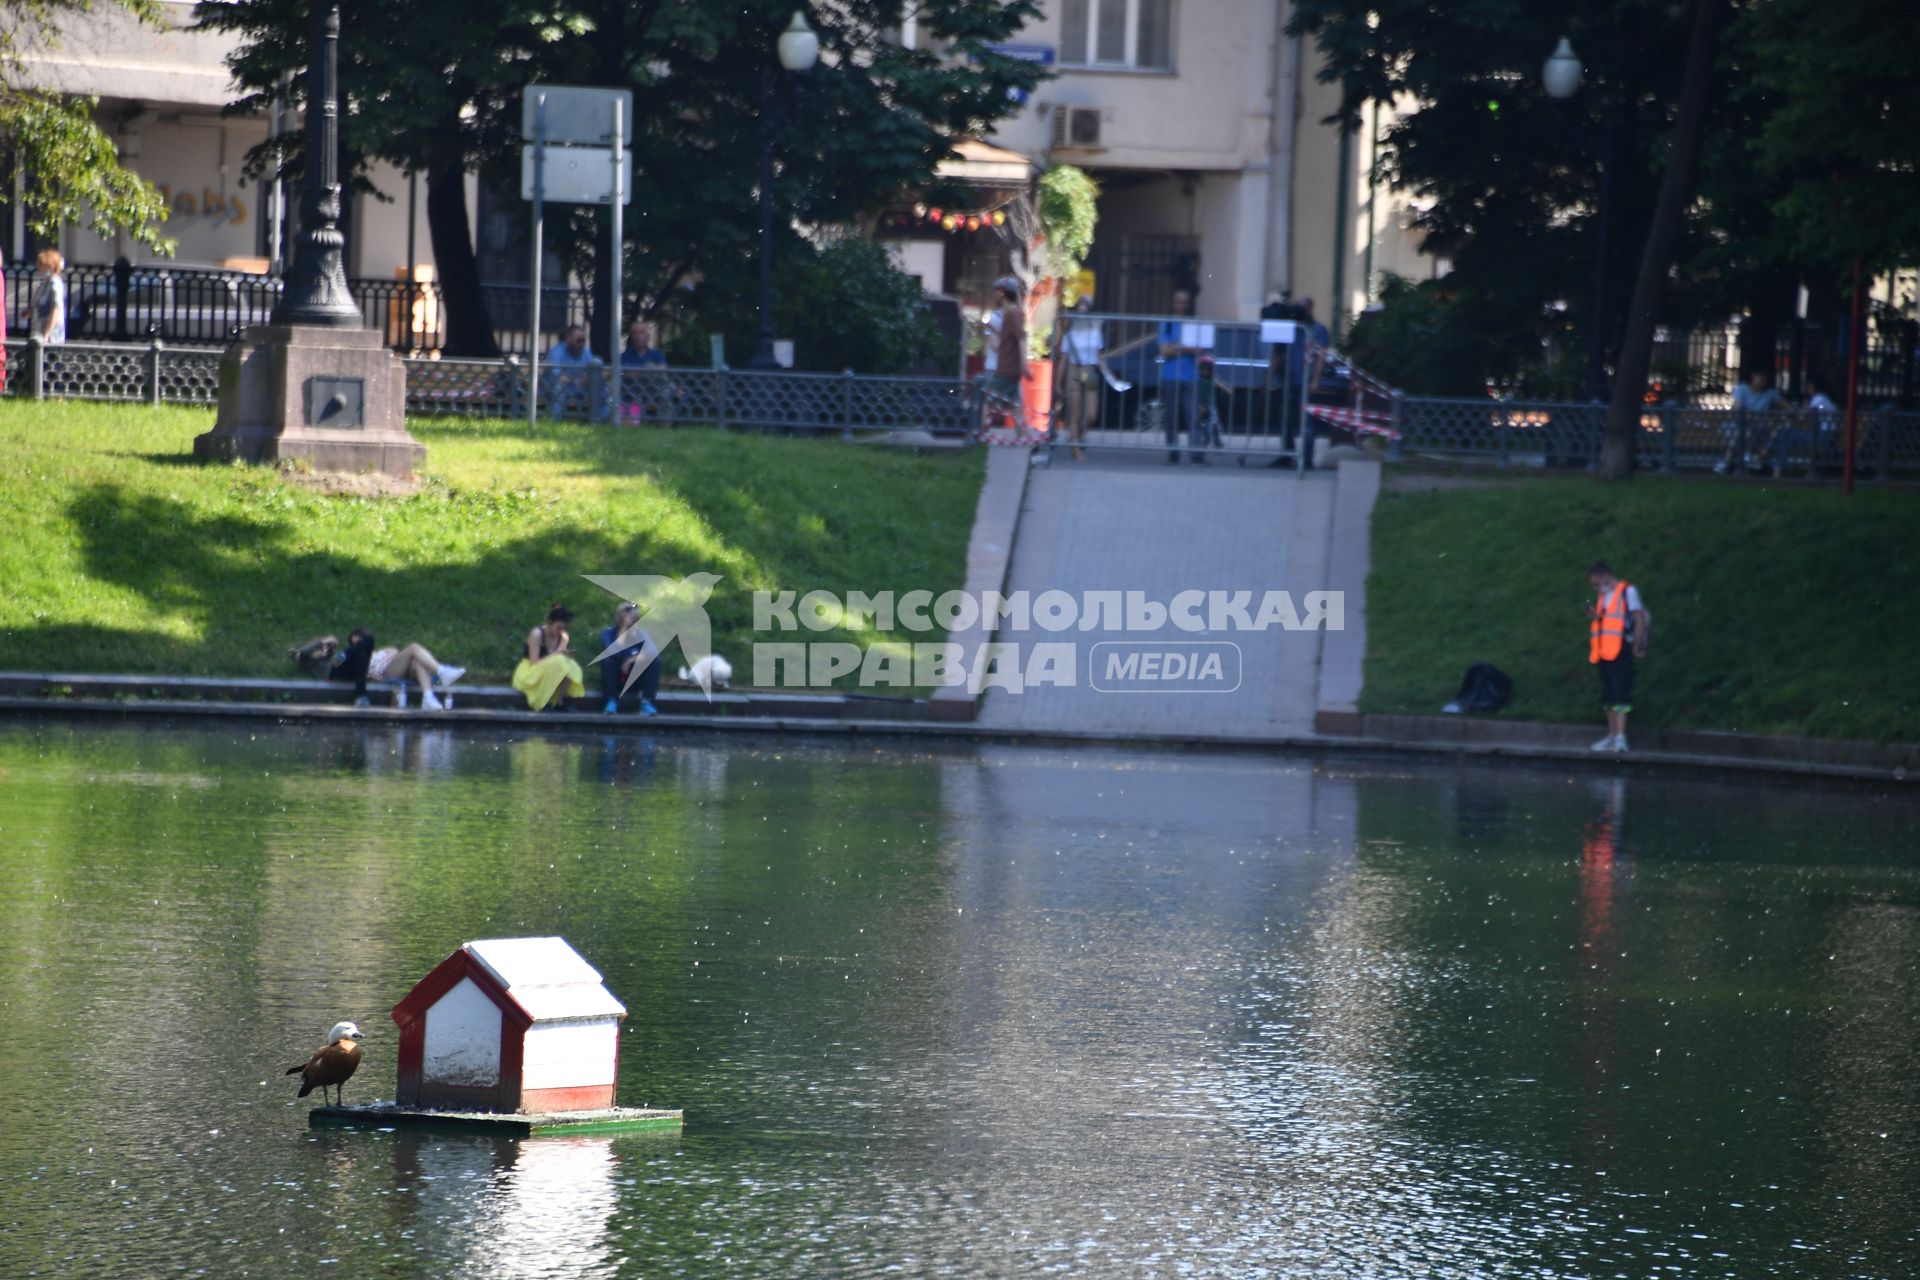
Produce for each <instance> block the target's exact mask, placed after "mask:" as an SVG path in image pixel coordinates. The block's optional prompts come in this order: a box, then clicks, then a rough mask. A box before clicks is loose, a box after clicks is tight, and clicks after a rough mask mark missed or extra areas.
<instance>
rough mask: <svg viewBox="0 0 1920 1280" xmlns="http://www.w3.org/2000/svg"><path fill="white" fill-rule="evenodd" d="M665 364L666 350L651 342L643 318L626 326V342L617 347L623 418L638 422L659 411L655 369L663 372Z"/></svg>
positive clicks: (650, 334)
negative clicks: (622, 345)
mask: <svg viewBox="0 0 1920 1280" xmlns="http://www.w3.org/2000/svg"><path fill="white" fill-rule="evenodd" d="M666 367H667V353H666V352H664V351H662V350H660V348H658V347H656V346H654V345H653V326H652V325H650V324H648V323H647V322H646V321H645V320H635V321H634V322H633V323H632V324H630V325H628V326H627V345H626V346H624V347H622V348H621V349H620V391H621V396H620V402H621V404H623V405H624V406H625V409H624V415H625V419H626V421H628V422H638V421H639V420H640V419H641V418H643V417H644V416H645V415H647V414H649V413H658V412H660V401H661V399H662V396H661V394H660V393H661V383H660V380H659V378H658V376H657V375H655V372H654V371H656V370H657V371H660V372H664V371H665V370H666ZM642 370H645V371H646V375H645V376H643V375H642V372H641V371H642Z"/></svg>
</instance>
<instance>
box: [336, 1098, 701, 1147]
mask: <svg viewBox="0 0 1920 1280" xmlns="http://www.w3.org/2000/svg"><path fill="white" fill-rule="evenodd" d="M684 1116H685V1113H684V1112H680V1111H662V1110H655V1109H651V1108H645V1107H604V1108H601V1109H600V1110H597V1111H550V1112H544V1113H542V1112H499V1111H426V1110H421V1109H418V1108H413V1107H402V1106H399V1105H397V1104H395V1103H391V1102H375V1103H369V1104H368V1105H366V1106H355V1107H315V1108H313V1109H312V1110H311V1111H309V1112H307V1125H308V1127H310V1128H314V1129H439V1130H443V1131H445V1132H449V1133H481V1134H495V1135H500V1136H505V1137H514V1138H535V1137H542V1136H550V1135H554V1134H570V1133H636V1132H644V1131H647V1130H654V1131H659V1130H663V1129H678V1128H680V1127H681V1124H682V1122H683V1118H684Z"/></svg>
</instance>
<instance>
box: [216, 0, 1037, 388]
mask: <svg viewBox="0 0 1920 1280" xmlns="http://www.w3.org/2000/svg"><path fill="white" fill-rule="evenodd" d="M802 7H803V8H805V9H806V10H807V16H808V21H809V23H810V24H811V25H812V26H813V28H814V30H815V31H816V32H817V33H818V34H819V37H820V45H821V57H820V65H819V66H818V68H817V69H816V70H815V71H813V72H812V73H811V74H810V75H808V76H807V77H805V82H804V84H802V85H798V86H795V85H790V84H787V83H785V82H786V81H787V80H789V79H791V77H788V76H786V75H785V73H782V72H781V71H779V69H778V65H777V63H776V62H775V60H774V41H775V39H776V38H777V36H778V35H779V33H780V31H781V30H782V29H784V28H785V26H786V24H787V21H788V19H789V18H790V17H791V16H792V13H793V11H794V8H795V2H794V0H738V2H737V3H734V4H729V5H704V4H684V3H672V2H669V0H637V2H635V0H558V2H557V4H546V5H538V4H533V3H531V2H530V0H479V2H478V3H460V4H454V3H449V2H448V0H418V2H417V3H408V4H404V5H403V4H400V3H398V0H343V5H342V11H341V16H342V31H341V54H342V67H341V83H342V85H343V88H344V89H345V93H346V97H347V100H348V107H347V111H346V113H345V116H344V119H345V132H346V134H347V135H348V140H349V143H350V146H351V148H352V149H353V151H355V152H356V153H358V154H361V155H364V156H366V157H368V158H374V157H380V158H385V159H388V160H391V161H392V162H393V163H395V164H397V165H399V166H400V167H401V168H403V169H406V170H410V171H416V172H423V173H425V174H427V175H428V217H429V222H430V226H431V228H432V233H433V243H434V257H435V260H436V262H437V263H438V265H439V270H440V276H441V281H442V285H443V288H445V289H446V291H447V302H448V307H449V310H450V312H451V313H452V315H451V316H450V320H451V321H452V323H453V325H454V326H455V328H454V332H453V333H452V334H450V346H451V347H453V348H457V349H459V350H462V351H474V350H485V349H486V348H487V347H489V346H490V345H491V338H490V336H489V335H487V334H485V333H484V332H482V331H481V330H483V329H484V324H485V321H484V318H483V316H482V313H481V308H480V307H479V302H478V299H479V289H478V272H477V266H476V264H475V262H474V260H473V254H472V246H471V243H470V241H468V239H467V235H466V226H467V220H466V210H465V202H464V201H465V198H464V192H463V189H462V186H461V183H460V181H459V178H460V175H461V174H463V173H464V172H466V171H468V170H470V169H477V170H478V171H479V173H480V176H481V180H482V181H483V182H486V183H489V184H490V185H492V186H493V187H494V188H495V189H496V190H511V189H513V188H515V187H517V185H518V166H519V148H520V137H519V134H520V95H521V90H522V89H523V87H524V86H525V85H526V84H527V83H528V82H543V83H556V84H599V85H608V86H622V87H626V88H629V89H631V90H632V91H633V95H634V120H635V129H634V132H635V134H636V136H635V137H634V138H633V139H632V148H633V153H634V174H635V177H634V187H635V190H634V193H633V202H632V204H631V205H630V206H629V208H628V210H627V214H626V219H625V222H626V233H627V235H626V240H627V243H626V245H625V252H626V262H625V271H624V279H625V281H626V282H627V286H628V288H629V290H630V291H631V294H632V295H633V296H634V297H636V298H637V299H638V301H639V307H638V310H639V311H641V312H642V313H644V314H648V315H655V316H657V315H660V314H662V313H663V312H664V311H666V310H668V309H670V308H671V307H672V306H673V305H675V303H676V301H677V300H678V298H679V294H678V292H677V291H676V288H675V286H677V285H679V284H681V283H682V282H685V281H689V280H695V279H697V280H699V281H700V282H701V284H702V287H703V288H716V289H722V290H748V289H750V288H751V280H752V273H753V271H754V267H755V257H754V255H755V253H756V251H757V243H758V241H757V226H758V220H757V199H758V195H759V193H758V189H757V187H758V174H757V169H758V157H759V141H760V128H761V122H762V116H763V112H767V111H768V110H769V109H773V112H772V113H773V115H774V116H775V117H776V118H778V119H779V120H780V121H781V125H782V127H781V128H780V129H779V132H778V137H777V140H776V141H777V145H776V155H777V156H778V157H779V164H778V167H777V171H776V175H775V178H774V185H773V190H772V192H771V195H772V197H773V199H774V202H775V206H776V208H777V210H778V211H779V214H780V218H781V220H782V221H783V222H789V223H800V224H829V223H838V222H846V221H849V220H851V219H853V218H854V217H855V216H856V215H858V214H860V213H862V212H863V211H865V210H868V209H870V208H872V207H874V206H875V205H877V204H880V203H882V202H884V201H885V200H888V199H890V198H893V197H894V196H896V195H898V194H899V193H900V192H902V191H904V190H907V189H910V188H912V187H914V186H916V185H918V184H920V183H923V182H925V181H927V180H928V179H929V178H930V177H931V176H932V174H933V170H934V167H935V166H936V165H937V164H938V163H939V161H940V160H941V159H942V158H943V157H944V156H945V155H946V153H947V151H948V149H949V148H950V146H951V145H952V141H953V140H954V139H955V138H958V137H962V136H965V135H968V134H973V133H979V132H982V131H984V130H985V129H986V128H988V127H989V126H990V125H991V124H992V123H993V122H994V121H995V120H998V119H1000V118H1001V117H1003V116H1004V115H1006V114H1007V113H1008V112H1010V111H1012V110H1014V109H1015V106H1016V103H1015V101H1014V99H1013V95H1012V94H1011V93H1010V90H1015V89H1028V88H1031V87H1032V86H1033V85H1034V84H1035V83H1037V82H1038V80H1039V78H1040V76H1041V74H1042V72H1041V71H1040V69H1039V68H1037V67H1035V66H1033V65H1031V64H1028V63H1024V62H1020V61H1018V60H1016V59H1012V58H1007V57H1003V56H1001V55H999V54H996V53H994V52H993V51H992V50H991V48H990V47H989V46H990V45H992V44H993V43H995V42H998V41H1001V40H1004V39H1006V38H1008V37H1009V36H1011V35H1013V34H1014V33H1016V32H1017V31H1018V30H1019V29H1020V28H1021V27H1022V26H1023V25H1024V24H1026V23H1027V22H1029V21H1030V20H1032V19H1033V18H1034V17H1035V16H1037V14H1038V12H1039V6H1038V4H1037V3H1036V0H1011V2H1010V3H1003V2H1002V0H842V2H840V3H835V4H832V5H817V6H808V5H803V6H802ZM909 7H911V8H912V9H913V12H914V13H915V15H916V17H917V22H918V27H919V30H920V32H921V35H922V36H923V38H924V40H925V41H926V44H925V45H923V47H921V48H918V49H905V48H902V47H900V46H899V45H898V44H897V43H894V42H893V41H891V40H890V39H889V38H888V32H889V31H891V30H893V29H895V28H897V27H898V25H899V23H900V21H901V19H902V17H903V16H904V15H905V14H906V13H907V11H908V9H909ZM199 12H200V14H201V18H202V21H204V22H205V23H207V24H208V25H210V26H215V27H220V28H223V29H228V30H233V31H237V32H239V33H240V34H241V36H242V37H243V44H242V47H241V49H240V50H239V52H238V53H237V54H236V55H235V58H234V63H233V67H234V72H235V75H236V77H237V78H238V80H239V81H240V83H241V84H242V85H244V86H246V88H247V89H248V90H249V93H248V96H247V98H245V99H243V100H242V102H241V103H239V104H237V106H238V107H239V108H240V109H254V108H257V107H259V106H261V105H263V104H264V103H265V102H267V101H268V100H270V98H271V95H272V94H273V92H274V91H275V86H276V85H277V83H278V82H279V80H280V78H281V77H282V76H283V75H285V74H286V73H289V72H297V71H298V69H299V68H300V67H302V66H303V65H304V52H303V51H302V45H301V39H302V33H303V32H304V29H305V28H304V12H305V7H304V2H303V0H233V3H224V2H223V3H203V4H202V5H201V7H200V10H199ZM299 80H300V78H299V77H298V76H297V75H296V80H295V93H296V94H298V93H299V92H300V85H299ZM260 159H261V161H262V162H264V163H278V164H282V165H294V164H296V163H297V157H296V155H295V154H294V149H293V148H291V147H289V148H287V149H286V151H285V153H284V154H275V155H270V156H262V157H260ZM553 212H554V213H556V214H560V215H561V216H558V217H556V218H553V219H551V220H550V223H549V231H550V233H551V234H552V235H553V237H554V242H555V245H556V248H557V249H558V250H559V251H560V252H561V253H562V254H563V255H565V256H566V257H567V259H568V261H569V263H570V265H571V266H573V268H574V269H575V270H578V271H580V272H581V273H582V274H583V275H586V276H587V277H588V278H589V279H604V278H605V273H606V271H607V268H608V266H609V265H610V263H609V261H608V259H607V254H608V252H609V250H608V248H606V247H605V241H606V240H607V238H608V236H607V233H606V231H605V226H606V214H605V212H604V211H601V210H592V209H576V210H573V211H571V212H570V213H563V212H562V211H561V210H560V209H558V208H556V209H555V210H553ZM783 241H784V242H785V243H787V244H792V243H793V240H792V238H791V237H783ZM596 292H597V291H596ZM464 299H471V301H465V300H464ZM463 312H465V313H466V314H467V316H469V317H472V320H471V322H470V327H469V328H467V329H465V330H462V329H461V328H459V325H460V324H461V322H462V313H463ZM471 326H477V327H471ZM596 328H597V329H600V330H602V331H604V328H605V326H604V325H600V326H596Z"/></svg>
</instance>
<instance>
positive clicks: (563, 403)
mask: <svg viewBox="0 0 1920 1280" xmlns="http://www.w3.org/2000/svg"><path fill="white" fill-rule="evenodd" d="M406 363H407V410H408V412H409V413H420V414H459V415H464V416H470V417H488V418H515V419H518V418H524V417H526V416H527V372H528V370H527V365H526V363H525V362H523V361H521V360H520V359H518V358H517V357H512V358H509V359H506V360H409V361H407V362H406ZM616 376H617V378H618V381H617V383H616V381H615V379H616ZM616 406H617V407H616ZM540 412H541V416H542V417H548V418H570V419H584V420H587V421H596V422H612V421H615V420H616V419H617V420H618V421H619V422H620V423H621V424H623V425H627V426H637V425H640V424H642V423H666V424H674V425H682V424H684V425H688V426H715V427H752V428H758V429H768V430H781V431H795V432H822V431H835V432H842V433H845V432H850V431H875V430H921V431H926V432H929V433H930V434H933V435H943V436H964V435H968V434H970V433H972V432H973V430H974V429H975V426H976V425H977V424H978V423H979V421H980V413H981V410H980V401H979V396H978V394H977V392H976V391H975V390H974V388H972V387H970V386H968V385H967V384H966V383H964V382H961V381H959V380H957V379H953V378H926V377H875V376H869V375H864V374H853V373H788V372H771V373H769V372H761V371H759V370H750V369H670V368H664V367H662V368H645V369H634V368H623V369H616V368H615V367H611V366H599V367H595V368H591V369H566V368H561V369H555V368H551V367H548V366H546V365H542V366H541V370H540Z"/></svg>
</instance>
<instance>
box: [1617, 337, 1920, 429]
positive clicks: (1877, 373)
mask: <svg viewBox="0 0 1920 1280" xmlns="http://www.w3.org/2000/svg"><path fill="white" fill-rule="evenodd" d="M1845 345H1846V343H1845V334H1844V333H1840V334H1836V333H1834V332H1832V331H1830V330H1828V329H1826V328H1824V327H1822V326H1820V325H1817V324H1810V323H1807V322H1806V321H1789V322H1788V323H1786V324H1785V325H1783V326H1782V327H1781V330H1780V332H1779V334H1778V335H1777V336H1776V337H1775V339H1774V344H1773V351H1772V353H1771V361H1770V364H1769V366H1768V367H1769V372H1771V373H1772V374H1773V382H1774V385H1775V386H1776V387H1778V388H1780V390H1781V391H1782V392H1783V393H1785V394H1786V395H1788V396H1789V397H1794V398H1798V397H1799V396H1802V395H1804V394H1806V392H1807V390H1808V388H1809V386H1810V384H1811V382H1812V381H1813V380H1814V379H1816V378H1819V379H1821V380H1822V381H1824V382H1825V384H1826V386H1827V388H1828V389H1829V391H1831V390H1832V389H1833V388H1835V387H1837V386H1839V385H1841V383H1843V382H1844V381H1845V373H1846V368H1847V359H1846V352H1845ZM1753 359H1758V360H1759V361H1760V362H1762V363H1766V362H1767V357H1766V356H1760V357H1754V356H1753V354H1752V353H1751V352H1748V351H1745V350H1744V349H1743V346H1742V342H1741V332H1740V329H1739V327H1738V326H1737V325H1724V326H1709V327H1704V328H1698V329H1691V330H1674V331H1669V330H1665V329H1662V330H1660V331H1659V333H1658V335H1657V337H1656V339H1655V342H1654V347H1653V360H1652V366H1651V372H1650V373H1649V375H1648V380H1647V386H1648V390H1649V391H1650V392H1652V393H1653V394H1655V395H1656V396H1658V397H1659V398H1660V399H1662V400H1666V401H1672V402H1675V403H1679V404H1701V405H1707V406H1710V407H1714V408H1727V407H1729V405H1730V404H1731V402H1732V398H1733V390H1734V388H1735V387H1737V386H1739V385H1740V383H1741V382H1742V381H1743V377H1742V374H1743V373H1744V372H1745V371H1746V368H1745V366H1746V364H1747V363H1748V362H1749V361H1750V360H1753ZM1859 373H1860V395H1861V396H1862V398H1863V399H1866V400H1871V401H1873V402H1875V403H1879V402H1882V401H1891V402H1893V403H1895V404H1896V405H1898V406H1899V407H1900V408H1903V409H1912V408H1920V359H1916V349H1915V330H1914V329H1913V327H1912V326H1910V325H1904V326H1898V327H1897V328H1896V327H1883V326H1881V325H1878V324H1875V325H1873V326H1871V327H1870V328H1869V329H1868V332H1867V341H1866V342H1865V344H1864V345H1863V346H1862V347H1861V349H1860V371H1859Z"/></svg>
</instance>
